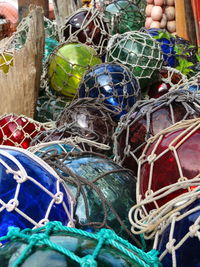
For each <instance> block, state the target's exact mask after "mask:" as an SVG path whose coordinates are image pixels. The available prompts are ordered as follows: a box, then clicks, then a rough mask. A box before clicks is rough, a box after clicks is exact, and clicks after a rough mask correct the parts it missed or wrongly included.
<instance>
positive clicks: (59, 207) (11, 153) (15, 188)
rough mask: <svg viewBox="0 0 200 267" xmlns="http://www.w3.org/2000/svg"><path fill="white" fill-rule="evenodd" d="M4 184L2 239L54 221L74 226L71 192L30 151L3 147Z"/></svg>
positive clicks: (0, 180) (0, 177) (0, 176)
mask: <svg viewBox="0 0 200 267" xmlns="http://www.w3.org/2000/svg"><path fill="white" fill-rule="evenodd" d="M0 184H1V187H0V205H1V206H0V225H1V227H0V236H3V235H5V234H6V233H7V231H8V228H9V227H10V226H15V227H19V228H20V229H24V228H33V227H41V226H42V225H44V224H45V223H47V222H48V221H53V220H58V221H61V222H62V223H63V224H64V225H68V224H69V225H70V224H71V225H73V218H72V211H73V208H72V205H73V204H72V199H71V196H70V195H69V190H68V188H67V187H66V185H62V184H61V182H60V179H59V176H58V175H57V174H56V172H55V171H54V170H53V169H52V168H51V167H50V166H48V165H47V164H46V163H45V162H44V161H43V160H41V158H39V157H37V156H35V155H34V154H32V153H30V152H29V151H27V150H24V149H19V148H15V147H11V146H0ZM0 266H2V265H0Z"/></svg>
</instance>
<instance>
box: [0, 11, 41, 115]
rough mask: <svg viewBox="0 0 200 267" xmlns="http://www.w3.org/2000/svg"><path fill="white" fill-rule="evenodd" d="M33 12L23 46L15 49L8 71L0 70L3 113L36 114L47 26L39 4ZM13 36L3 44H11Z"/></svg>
mask: <svg viewBox="0 0 200 267" xmlns="http://www.w3.org/2000/svg"><path fill="white" fill-rule="evenodd" d="M30 15H31V16H30V18H29V17H28V18H27V19H29V23H28V24H29V31H28V36H27V40H26V43H25V44H24V45H23V47H22V48H21V49H19V50H15V51H14V56H13V58H14V63H13V66H11V67H10V68H9V71H8V73H6V74H5V73H4V72H3V71H0V85H1V98H2V101H1V105H0V115H2V114H4V113H16V114H24V115H26V116H28V117H33V116H34V112H35V105H36V100H37V97H38V91H39V87H40V77H41V71H42V57H43V51H44V50H43V49H44V27H43V14H42V12H41V9H40V8H37V9H35V10H33V11H32V12H31V14H30ZM13 38H15V35H14V36H12V37H10V39H5V40H2V41H1V42H0V47H4V49H5V48H7V47H9V44H10V43H12V42H13ZM1 49H2V48H1Z"/></svg>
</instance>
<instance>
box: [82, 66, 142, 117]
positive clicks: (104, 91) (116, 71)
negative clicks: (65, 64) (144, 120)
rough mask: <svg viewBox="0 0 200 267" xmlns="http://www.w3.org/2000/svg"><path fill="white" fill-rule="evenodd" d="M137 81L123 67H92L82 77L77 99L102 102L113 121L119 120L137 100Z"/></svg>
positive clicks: (138, 92) (138, 90)
mask: <svg viewBox="0 0 200 267" xmlns="http://www.w3.org/2000/svg"><path fill="white" fill-rule="evenodd" d="M139 94H140V86H139V83H138V80H137V79H136V78H135V77H134V76H133V74H132V73H131V72H130V71H129V70H128V69H127V68H126V67H124V66H122V65H120V64H117V63H103V64H100V65H96V66H94V67H92V68H91V69H90V70H89V71H88V72H87V73H86V74H85V76H84V77H83V79H82V82H81V84H80V88H79V97H81V98H83V97H92V98H97V99H99V101H102V102H103V103H104V104H105V105H106V106H107V107H108V108H109V109H110V110H111V112H112V113H111V115H112V117H113V118H114V119H116V120H119V119H120V117H121V116H122V115H124V114H126V113H127V112H128V111H129V109H130V108H131V107H132V106H133V105H134V104H135V102H136V101H137V100H138V98H139Z"/></svg>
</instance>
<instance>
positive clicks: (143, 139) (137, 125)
mask: <svg viewBox="0 0 200 267" xmlns="http://www.w3.org/2000/svg"><path fill="white" fill-rule="evenodd" d="M192 102H193V94H192V93H190V92H188V91H186V90H180V91H178V92H176V91H172V92H170V93H168V94H166V95H164V96H162V97H160V98H158V99H155V100H154V99H151V100H147V101H145V102H144V101H142V102H141V103H140V102H138V103H137V104H136V105H135V106H134V107H133V108H132V109H131V110H130V111H129V113H128V114H127V115H126V116H124V117H123V118H122V120H121V121H120V123H119V124H118V127H117V128H116V131H115V134H114V154H115V157H116V161H117V162H118V163H119V164H121V165H122V166H124V167H126V168H129V169H131V170H132V171H133V172H134V173H135V174H136V173H137V168H138V159H139V158H140V156H141V154H142V151H143V150H144V147H145V145H146V143H147V141H148V139H149V138H150V137H152V136H155V135H156V134H158V133H159V132H160V131H161V130H163V129H165V128H167V127H169V126H171V125H173V124H174V123H175V122H178V121H182V120H184V119H193V118H198V117H200V111H199V108H198V107H196V106H195V104H197V103H198V102H197V101H194V102H193V103H192ZM166 175H167V174H166Z"/></svg>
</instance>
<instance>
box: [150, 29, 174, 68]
mask: <svg viewBox="0 0 200 267" xmlns="http://www.w3.org/2000/svg"><path fill="white" fill-rule="evenodd" d="M145 31H147V32H148V33H149V34H150V35H151V36H152V37H153V38H154V39H155V40H156V41H158V42H159V43H160V47H161V50H162V52H163V59H164V62H165V65H167V66H169V67H175V65H176V52H175V49H174V46H175V38H174V37H173V36H172V35H171V34H170V33H168V32H167V31H164V30H161V29H154V28H152V29H148V30H145Z"/></svg>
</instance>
